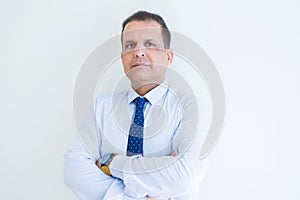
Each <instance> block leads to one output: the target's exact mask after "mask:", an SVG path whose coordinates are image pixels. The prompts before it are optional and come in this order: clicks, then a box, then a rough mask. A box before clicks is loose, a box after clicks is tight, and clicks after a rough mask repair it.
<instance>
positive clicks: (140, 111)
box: [127, 97, 147, 156]
mask: <svg viewBox="0 0 300 200" xmlns="http://www.w3.org/2000/svg"><path fill="white" fill-rule="evenodd" d="M146 101H147V99H146V98H144V97H137V98H136V99H135V100H134V101H133V102H134V104H135V107H136V109H135V114H134V119H133V123H132V124H131V126H130V129H129V136H128V144H127V155H128V156H132V155H137V154H143V132H144V105H145V103H146Z"/></svg>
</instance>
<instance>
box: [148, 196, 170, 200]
mask: <svg viewBox="0 0 300 200" xmlns="http://www.w3.org/2000/svg"><path fill="white" fill-rule="evenodd" d="M146 199H147V200H168V198H163V199H153V198H151V197H149V196H146Z"/></svg>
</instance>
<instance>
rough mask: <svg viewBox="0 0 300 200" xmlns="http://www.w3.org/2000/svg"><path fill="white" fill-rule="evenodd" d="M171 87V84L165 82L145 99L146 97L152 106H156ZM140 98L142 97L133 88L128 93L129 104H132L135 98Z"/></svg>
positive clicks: (146, 95)
mask: <svg viewBox="0 0 300 200" xmlns="http://www.w3.org/2000/svg"><path fill="white" fill-rule="evenodd" d="M169 87H170V86H169V83H168V82H167V81H166V80H164V81H163V82H162V83H161V84H159V85H158V86H157V87H155V88H154V89H152V90H151V91H149V92H148V93H147V94H145V95H144V96H143V97H145V98H146V99H147V100H148V101H149V102H150V103H151V104H152V105H154V104H156V103H157V102H158V100H159V99H161V98H162V97H163V96H164V94H165V93H166V92H167V91H168V90H169ZM139 96H140V95H139V94H138V93H136V91H135V90H134V89H133V88H132V87H131V88H130V90H129V92H128V104H130V103H131V102H132V101H133V100H134V99H135V98H137V97H139Z"/></svg>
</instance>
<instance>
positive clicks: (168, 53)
mask: <svg viewBox="0 0 300 200" xmlns="http://www.w3.org/2000/svg"><path fill="white" fill-rule="evenodd" d="M167 57H168V65H171V64H172V61H173V58H174V52H173V51H172V50H171V49H167Z"/></svg>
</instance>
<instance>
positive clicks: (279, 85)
mask: <svg viewBox="0 0 300 200" xmlns="http://www.w3.org/2000/svg"><path fill="white" fill-rule="evenodd" d="M137 9H146V10H149V11H154V12H157V13H159V14H161V15H162V16H164V17H165V19H166V21H167V24H168V25H169V27H170V29H172V30H174V31H177V32H180V33H183V34H185V35H186V36H188V37H190V38H192V39H193V40H194V41H196V42H197V43H198V44H200V45H201V46H202V47H203V48H204V49H205V50H206V52H207V53H208V55H209V56H210V57H211V58H212V59H213V61H214V63H215V65H216V66H217V68H218V70H219V73H220V75H221V77H222V79H223V83H224V87H225V92H226V97H227V116H226V124H225V126H224V131H223V136H222V138H221V140H220V141H219V143H218V145H217V147H216V148H215V150H214V151H213V153H212V154H211V165H210V168H209V171H208V173H207V176H206V178H205V180H204V182H203V184H202V188H203V190H202V194H203V197H202V199H203V200H220V199H231V200H240V199H243V200H252V199H258V200H260V199H272V200H282V199H289V200H298V199H300V190H299V185H300V172H299V169H300V156H299V152H300V144H299V143H300V142H299V141H300V128H299V124H300V123H299V122H300V117H299V115H300V114H299V113H300V106H299V102H300V94H299V91H300V79H299V76H300V61H299V56H300V55H299V53H300V38H299V35H300V23H299V19H300V14H299V13H300V12H299V10H300V3H299V1H296V0H285V1H284V0H272V1H271V0H251V1H250V0H227V1H220V0H210V1H208V0H206V1H196V0H195V1H191V0H189V1H175V0H169V1H141V0H120V1H102V2H101V1H74V0H72V1H71V0H69V1H67V0H64V1H58V0H57V1H38V0H29V1H21V0H14V1H13V0H12V1H9V0H1V1H0V24H1V26H0V55H1V59H0V67H1V70H0V91H1V98H0V120H1V123H0V134H1V140H0V162H1V165H0V169H1V170H0V177H1V178H0V199H32V200H33V199H44V200H47V199H49V200H50V199H77V198H76V196H75V195H73V193H72V192H71V191H70V190H69V189H68V188H67V187H66V186H65V185H64V183H63V154H64V152H65V150H66V148H67V145H68V144H69V142H70V141H71V138H72V137H73V135H74V134H75V129H74V122H73V110H72V95H73V88H74V84H75V81H76V76H77V74H78V72H79V70H80V67H81V65H82V64H83V62H84V60H85V59H86V58H87V56H88V55H89V53H90V52H92V51H93V49H94V48H95V47H97V46H98V45H100V44H101V43H102V42H103V41H105V40H106V39H108V38H110V37H111V36H112V35H116V34H118V33H119V31H120V26H121V21H122V20H123V19H124V18H125V17H127V16H128V15H129V14H132V13H133V12H134V11H136V10H137Z"/></svg>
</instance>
